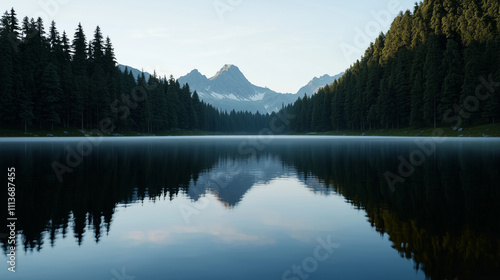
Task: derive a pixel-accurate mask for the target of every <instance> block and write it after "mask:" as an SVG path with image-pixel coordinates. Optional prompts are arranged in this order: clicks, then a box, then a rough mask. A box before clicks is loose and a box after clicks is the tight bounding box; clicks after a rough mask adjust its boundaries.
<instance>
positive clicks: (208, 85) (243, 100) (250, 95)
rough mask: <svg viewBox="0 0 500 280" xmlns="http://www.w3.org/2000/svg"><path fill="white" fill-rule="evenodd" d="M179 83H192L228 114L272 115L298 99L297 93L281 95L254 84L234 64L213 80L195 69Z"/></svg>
mask: <svg viewBox="0 0 500 280" xmlns="http://www.w3.org/2000/svg"><path fill="white" fill-rule="evenodd" d="M178 80H179V83H180V84H181V85H184V84H186V83H187V84H189V87H190V89H191V90H192V91H194V90H196V92H197V93H198V95H199V96H200V98H201V99H202V100H203V101H205V102H206V103H208V104H211V105H213V106H215V107H217V108H219V109H222V110H226V111H231V110H233V109H234V110H236V111H249V112H253V113H255V112H257V111H259V112H260V113H271V112H273V111H278V110H279V109H281V107H282V105H287V104H290V103H293V102H294V101H295V100H296V99H297V98H298V96H297V95H295V94H282V93H278V92H275V91H273V90H271V89H269V88H264V87H259V86H256V85H253V84H252V83H251V82H249V81H248V80H247V78H246V77H245V75H243V73H241V71H240V69H239V68H238V67H237V66H235V65H231V64H226V65H224V67H222V68H221V69H220V70H219V71H218V72H217V73H216V74H215V76H213V77H211V78H207V77H206V76H205V75H202V74H201V73H200V72H199V71H198V70H196V69H195V70H193V71H191V72H190V73H188V74H187V75H185V76H183V77H180V78H179V79H178Z"/></svg>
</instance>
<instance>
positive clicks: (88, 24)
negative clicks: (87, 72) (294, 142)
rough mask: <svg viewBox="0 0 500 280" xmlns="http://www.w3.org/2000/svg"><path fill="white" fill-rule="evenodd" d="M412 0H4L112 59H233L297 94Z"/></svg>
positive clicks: (210, 64)
mask: <svg viewBox="0 0 500 280" xmlns="http://www.w3.org/2000/svg"><path fill="white" fill-rule="evenodd" d="M414 3H415V0H380V1H373V0H351V1H332V0H330V1H327V0H316V1H314V0H287V1H285V0H273V1H261V0H184V1H181V0H162V1H160V0H149V1H137V0H135V1H131V0H121V1H114V0H108V1H104V0H101V1H95V0H87V1H76V0H23V1H19V0H2V8H3V10H10V8H11V7H13V8H14V9H15V11H16V13H17V15H18V18H19V20H20V21H21V20H22V18H23V17H25V16H28V17H30V18H32V17H33V18H37V17H41V18H42V19H43V20H44V23H45V26H46V30H47V31H48V28H49V26H50V22H51V21H52V20H54V21H55V22H56V27H57V28H58V30H59V32H60V33H62V31H66V33H67V34H68V35H69V37H70V38H71V39H72V38H73V35H74V33H75V29H76V27H77V26H78V23H79V22H81V24H82V26H83V28H84V31H85V35H86V36H87V40H90V39H92V37H93V33H94V30H95V28H96V26H98V25H99V27H100V28H101V31H102V33H103V35H104V36H105V37H106V36H109V37H110V38H111V42H112V43H113V46H114V48H115V54H116V58H117V61H118V63H120V64H125V65H129V66H132V67H134V68H137V69H142V70H144V71H146V72H150V73H153V72H154V71H156V73H157V74H158V75H160V76H163V75H166V76H170V75H173V76H174V77H175V78H179V77H181V76H183V75H185V74H187V73H189V72H190V71H191V70H193V69H198V70H199V71H200V72H201V73H202V74H204V75H206V76H207V77H209V78H210V77H212V76H214V75H215V73H216V72H217V71H218V70H220V68H222V67H223V66H224V65H225V64H234V65H236V66H238V68H239V69H240V70H241V71H242V72H243V74H244V75H245V76H246V77H247V79H248V80H249V81H250V82H252V83H253V84H255V85H258V86H262V87H268V88H270V89H272V90H275V91H277V92H282V93H296V92H297V91H298V90H299V89H300V88H301V87H302V86H304V85H306V84H307V83H308V82H309V81H310V80H311V79H312V78H313V77H319V76H322V75H324V74H329V75H331V76H333V75H336V74H339V73H341V72H343V71H344V70H345V69H347V68H349V66H350V65H352V64H353V63H354V62H355V61H356V60H357V59H359V58H360V57H361V56H362V55H363V54H364V52H365V50H366V48H367V47H368V46H369V44H370V42H372V41H374V40H375V38H376V37H377V36H378V34H379V33H380V32H387V30H388V29H389V28H390V24H391V22H392V20H393V19H394V17H395V16H397V15H398V13H399V11H404V10H407V9H410V10H413V7H414Z"/></svg>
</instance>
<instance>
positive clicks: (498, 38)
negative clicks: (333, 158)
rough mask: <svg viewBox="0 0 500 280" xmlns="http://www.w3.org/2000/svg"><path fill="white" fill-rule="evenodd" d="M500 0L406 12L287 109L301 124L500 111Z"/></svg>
mask: <svg viewBox="0 0 500 280" xmlns="http://www.w3.org/2000/svg"><path fill="white" fill-rule="evenodd" d="M499 31H500V2H499V1H498V0H425V1H423V2H420V3H415V7H414V9H413V11H410V10H407V11H406V12H401V13H400V14H399V15H398V16H397V17H396V18H395V20H394V21H393V23H392V25H391V28H390V30H389V31H388V32H387V33H386V34H383V33H382V34H380V36H379V37H378V38H376V40H375V42H374V43H371V44H370V46H369V48H368V49H367V50H366V52H365V54H364V55H363V56H362V58H361V59H360V60H358V61H356V62H355V63H354V64H353V65H352V66H351V67H350V68H349V69H348V70H347V71H346V73H345V75H344V76H343V77H342V78H340V79H339V80H338V81H336V82H334V83H333V84H331V85H327V86H326V87H324V88H323V89H322V90H320V91H319V92H318V93H317V94H315V95H313V96H311V97H308V96H304V97H302V98H300V99H299V100H297V101H296V102H295V103H294V104H293V105H290V106H288V107H287V108H286V109H285V110H287V111H288V112H293V113H294V114H295V115H296V116H297V117H296V118H295V119H294V120H292V122H291V124H290V125H291V127H290V128H291V130H294V131H329V130H340V129H359V130H367V129H375V128H399V127H408V126H412V127H436V126H453V127H461V126H464V125H474V124H485V123H495V122H498V121H499V119H500V35H499Z"/></svg>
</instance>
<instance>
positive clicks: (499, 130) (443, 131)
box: [302, 124, 500, 137]
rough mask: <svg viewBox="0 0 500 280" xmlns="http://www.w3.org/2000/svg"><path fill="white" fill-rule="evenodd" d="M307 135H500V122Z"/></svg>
mask: <svg viewBox="0 0 500 280" xmlns="http://www.w3.org/2000/svg"><path fill="white" fill-rule="evenodd" d="M305 134H307V135H337V136H448V137H500V124H485V125H478V126H472V127H464V128H461V129H460V130H453V128H452V127H441V128H438V129H436V130H435V129H434V128H418V129H417V128H412V127H406V128H397V129H396V128H394V129H375V130H366V131H360V130H341V131H328V132H318V133H314V132H313V133H305ZM302 135H303V134H302Z"/></svg>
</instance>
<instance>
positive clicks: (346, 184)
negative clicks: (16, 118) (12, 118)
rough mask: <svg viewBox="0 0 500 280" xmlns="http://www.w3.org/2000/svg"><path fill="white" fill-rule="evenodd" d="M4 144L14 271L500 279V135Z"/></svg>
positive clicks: (46, 275)
mask: <svg viewBox="0 0 500 280" xmlns="http://www.w3.org/2000/svg"><path fill="white" fill-rule="evenodd" d="M0 155H1V158H0V166H1V169H2V170H3V172H2V176H3V178H2V180H3V181H4V182H6V183H4V186H5V187H4V189H3V190H2V191H1V195H0V198H1V199H2V200H3V201H7V199H8V197H11V194H10V193H9V192H8V190H7V187H8V186H7V183H8V182H9V181H8V178H13V177H15V178H14V179H12V180H13V181H14V183H13V184H15V190H12V191H14V192H15V207H14V208H12V207H11V209H10V210H11V211H12V213H10V212H8V211H7V210H8V209H7V208H8V205H7V203H5V204H2V205H4V206H3V207H4V209H2V211H1V213H2V214H1V216H0V217H1V219H2V222H3V223H5V224H7V225H10V223H11V222H12V221H13V222H14V224H15V227H14V231H10V229H9V228H8V227H2V229H0V234H1V238H0V240H1V244H2V247H3V250H2V252H1V257H0V260H1V261H2V267H1V270H0V279H85V280H88V279H106V280H109V279H112V280H122V279H123V280H126V279H129V280H131V279H135V280H141V279H293V280H297V279H495V278H497V277H498V275H500V219H499V217H500V204H499V201H500V188H499V186H500V184H499V183H498V182H500V140H499V139H494V138H480V139H472V138H471V139H463V138H461V139H453V138H412V137H408V138H398V137H320V136H312V137H305V136H298V137H292V136H276V137H271V136H268V137H263V136H261V137H250V136H248V137H247V136H233V137H229V136H228V137H151V138H148V137H140V138H139V137H138V138H128V137H122V138H92V137H86V138H38V139H37V138H4V139H0ZM12 167H13V168H15V172H14V173H15V174H10V175H11V176H10V177H9V173H12V172H7V170H8V169H9V168H12ZM12 180H11V181H12ZM13 233H15V236H11V235H12V234H13ZM12 240H14V241H16V244H15V245H16V249H15V250H14V252H15V255H13V254H12V252H11V250H10V246H12V244H9V242H13V241H12ZM9 254H10V256H9ZM12 256H15V263H9V260H10V259H12ZM13 265H15V268H12V266H13ZM9 268H10V269H15V271H16V272H15V273H13V272H11V271H9Z"/></svg>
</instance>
